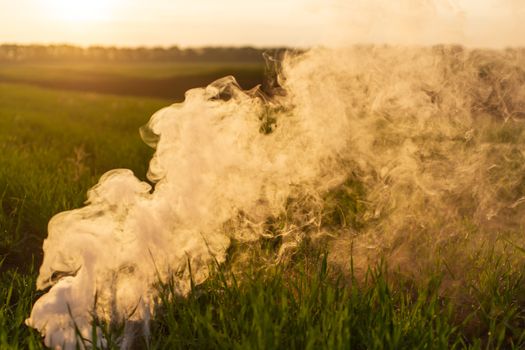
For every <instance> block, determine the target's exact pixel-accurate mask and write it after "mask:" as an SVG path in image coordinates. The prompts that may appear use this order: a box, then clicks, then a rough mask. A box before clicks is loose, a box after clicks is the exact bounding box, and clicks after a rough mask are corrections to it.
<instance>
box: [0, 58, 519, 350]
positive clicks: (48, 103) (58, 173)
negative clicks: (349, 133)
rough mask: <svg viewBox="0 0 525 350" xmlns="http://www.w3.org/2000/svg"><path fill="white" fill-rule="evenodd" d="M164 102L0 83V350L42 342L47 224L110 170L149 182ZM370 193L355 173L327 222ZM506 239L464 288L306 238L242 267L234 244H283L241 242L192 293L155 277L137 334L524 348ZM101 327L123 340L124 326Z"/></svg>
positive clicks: (515, 265)
mask: <svg viewBox="0 0 525 350" xmlns="http://www.w3.org/2000/svg"><path fill="white" fill-rule="evenodd" d="M123 69H124V68H123ZM159 69H160V68H159ZM144 74H149V73H144ZM170 102H171V101H169V100H161V99H150V98H131V97H118V96H113V95H97V94H92V93H79V92H70V91H63V90H48V89H42V88H38V87H33V86H28V85H20V84H0V152H1V153H0V154H1V156H0V261H1V263H0V349H39V348H42V347H43V344H42V342H41V339H40V336H39V335H38V334H37V333H36V332H35V331H34V330H32V329H30V328H28V327H26V326H25V325H24V324H23V322H24V320H25V318H27V317H28V315H29V312H30V310H31V306H32V304H33V303H34V301H35V300H36V298H37V297H38V296H39V295H40V294H39V293H40V292H37V291H35V279H36V274H37V269H38V266H39V262H40V260H41V250H40V249H41V248H40V246H41V243H42V240H43V238H45V235H46V227H47V222H48V221H49V219H50V217H51V216H53V215H54V214H56V213H58V212H60V211H63V210H67V209H71V208H75V207H78V206H80V205H82V202H83V201H84V200H85V194H86V190H87V189H88V188H89V187H91V186H92V185H94V184H95V183H96V182H97V180H98V178H99V176H100V175H101V174H103V173H104V172H105V171H107V170H110V169H114V168H130V169H132V170H133V171H134V172H135V173H136V174H137V175H138V176H139V177H140V178H142V179H144V178H145V172H146V168H147V165H148V159H149V158H150V156H151V153H152V150H150V149H149V148H148V147H147V146H145V145H144V144H143V142H142V141H141V140H140V137H139V134H138V128H139V127H140V126H141V125H143V124H145V123H146V122H147V120H148V119H149V116H150V115H151V114H152V113H153V112H155V111H156V110H157V109H159V108H160V107H163V106H165V105H167V104H169V103H170ZM513 133H514V131H513V130H501V131H494V135H487V138H494V139H498V140H499V139H502V140H507V139H513V138H514V137H515V136H513ZM364 191H365V190H364V188H362V185H360V184H359V183H358V182H357V181H355V180H353V179H349V180H348V181H347V182H346V183H344V184H343V185H342V186H341V187H339V188H337V189H335V190H334V191H332V192H331V193H328V194H327V195H326V197H325V198H324V201H325V204H326V205H325V207H324V212H323V215H324V217H325V221H324V223H323V225H325V226H326V227H329V228H331V229H359V227H360V226H361V225H362V223H361V218H360V211H361V210H362V206H363V205H364V204H363V202H362V201H361V200H360V199H361V198H362V197H363V196H364ZM279 220H280V219H279V218H276V219H275V222H273V223H271V224H272V225H273V226H275V227H279V225H280V222H279ZM498 244H499V245H504V246H505V247H506V248H505V249H503V250H501V249H498V250H496V249H492V250H491V249H483V250H480V251H479V252H476V253H475V254H473V255H472V257H471V258H470V259H471V260H470V264H471V266H472V269H471V270H469V271H465V276H464V277H463V278H461V281H463V283H464V285H462V286H461V287H460V288H459V289H460V290H461V291H462V292H461V294H459V295H455V294H447V293H443V290H444V289H446V288H447V286H446V283H445V282H446V274H447V271H446V269H445V268H443V266H435V269H430V270H429V271H426V272H424V273H423V274H422V276H423V278H419V279H417V280H416V279H411V278H410V277H407V276H405V275H403V274H401V273H397V272H396V271H392V269H388V268H387V266H386V265H385V264H381V263H380V264H379V265H377V266H372V267H370V269H369V270H368V271H366V272H365V275H364V276H360V277H359V278H356V277H355V275H354V272H353V269H352V266H353V265H352V264H351V263H350V264H349V265H350V268H349V269H348V270H346V271H339V270H338V271H335V270H333V269H332V268H331V267H330V265H329V264H328V263H327V261H328V260H329V256H328V257H327V256H326V255H325V254H323V252H324V250H323V248H322V247H321V248H319V247H317V246H316V245H313V244H311V243H310V242H309V241H308V240H306V241H304V242H303V243H302V246H301V247H299V249H298V251H297V252H296V254H295V255H294V256H293V257H292V258H291V259H290V260H289V261H287V262H286V263H282V264H279V265H277V266H266V267H261V265H262V264H260V261H259V260H258V258H259V257H258V255H256V254H255V255H254V256H253V257H252V258H251V260H248V261H245V262H244V263H243V264H244V265H243V268H242V269H239V268H234V267H235V266H237V265H236V261H235V256H236V253H238V252H242V251H245V250H250V249H252V250H254V251H258V250H259V251H260V250H262V251H265V250H268V251H270V252H269V254H270V253H271V252H272V251H274V250H275V248H276V247H278V245H279V242H278V241H274V240H272V239H269V241H264V240H263V241H261V242H257V243H253V244H251V245H250V246H248V247H246V246H243V245H241V244H236V245H234V246H233V247H232V248H231V252H230V253H231V254H230V256H231V258H230V259H231V260H230V261H228V262H227V263H226V264H224V265H221V266H218V265H215V266H213V268H212V270H213V272H212V275H211V277H210V278H209V279H208V280H207V281H206V282H205V283H204V284H202V285H199V286H194V288H193V291H192V293H190V295H189V296H188V297H187V298H181V297H179V296H177V295H176V294H175V293H174V287H173V284H172V283H170V281H166V282H165V283H159V285H158V288H159V292H160V296H159V305H158V308H157V316H156V318H155V319H154V320H153V321H152V323H151V335H150V337H149V338H138V339H136V342H137V344H138V346H139V348H146V346H148V347H149V348H151V349H187V348H194V349H209V348H221V349H222V348H224V349H232V348H235V349H273V348H276V349H281V348H285V349H318V348H327V349H350V348H351V349H404V348H405V349H425V348H426V349H447V348H471V349H499V348H501V349H503V348H515V349H520V348H525V287H524V286H525V268H524V264H523V260H524V259H522V258H525V254H524V253H523V252H524V251H523V247H520V246H515V245H513V244H512V243H509V242H506V241H499V242H498ZM502 252H503V253H502ZM516 256H518V257H521V260H520V259H519V258H516ZM351 259H352V256H351V255H350V254H349V255H348V260H349V262H351ZM234 271H235V272H234ZM96 325H97V326H100V327H102V328H103V329H104V330H105V332H106V334H107V337H108V340H109V343H108V347H109V348H116V347H117V344H118V340H119V339H120V336H121V335H122V332H123V327H122V326H121V325H103V324H100V323H98V324H97V323H96Z"/></svg>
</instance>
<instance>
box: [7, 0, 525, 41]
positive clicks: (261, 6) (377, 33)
mask: <svg viewBox="0 0 525 350" xmlns="http://www.w3.org/2000/svg"><path fill="white" fill-rule="evenodd" d="M524 9H525V0H477V1H476V0H264V1H253V0H220V1H219V0H191V1H182V0H89V1H85V0H16V1H11V0H0V42H11V43H13V42H17V43H73V44H80V45H91V44H102V45H121V46H128V45H147V46H153V45H162V46H169V45H180V46H202V45H255V46H276V45H290V46H310V45H341V44H349V43H366V42H374V43H384V42H386V43H401V44H430V43H437V42H454V43H463V44H467V45H471V46H497V47H501V46H508V45H512V46H517V45H525V35H524V34H523V33H525V25H524V23H525V11H524Z"/></svg>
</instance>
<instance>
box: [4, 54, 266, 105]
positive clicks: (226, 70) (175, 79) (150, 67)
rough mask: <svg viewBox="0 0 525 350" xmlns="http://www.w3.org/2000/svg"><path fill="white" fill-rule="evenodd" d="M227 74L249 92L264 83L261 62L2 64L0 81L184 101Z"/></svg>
mask: <svg viewBox="0 0 525 350" xmlns="http://www.w3.org/2000/svg"><path fill="white" fill-rule="evenodd" d="M226 75H234V76H235V77H236V79H237V81H238V82H239V84H240V85H241V86H242V87H243V88H245V89H249V88H252V87H254V86H256V85H257V84H260V83H261V82H262V81H263V76H264V66H263V65H262V64H259V63H243V62H231V63H210V62H208V63H169V62H166V63H163V62H156V63H147V62H146V63H74V62H73V63H3V64H0V82H2V81H3V82H11V83H12V82H16V83H26V84H31V85H37V86H41V87H47V88H56V89H67V90H79V91H91V92H101V93H109V94H119V95H127V96H130V95H131V96H147V97H160V98H168V99H171V100H178V101H180V100H182V99H183V96H184V92H186V90H188V89H190V88H194V87H201V86H205V85H207V84H209V83H210V82H212V81H213V80H216V79H219V78H222V77H224V76H226Z"/></svg>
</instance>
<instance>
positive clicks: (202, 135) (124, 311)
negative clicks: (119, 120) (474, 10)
mask: <svg viewBox="0 0 525 350" xmlns="http://www.w3.org/2000/svg"><path fill="white" fill-rule="evenodd" d="M524 67H525V53H524V52H523V51H519V50H507V51H481V50H466V49H463V48H461V47H445V46H438V47H433V48H396V47H373V46H362V47H354V48H351V49H338V50H335V49H334V50H323V49H318V50H311V51H309V52H307V53H305V54H302V55H299V56H290V57H287V58H286V59H285V61H284V62H283V73H282V76H281V77H280V83H281V85H282V88H283V91H284V92H283V93H282V94H279V95H277V96H274V97H272V98H271V99H268V98H266V97H265V96H263V95H261V94H260V93H258V92H257V91H248V92H246V91H242V90H241V89H240V88H239V87H238V86H237V84H236V82H235V80H234V79H233V78H231V77H226V78H223V79H221V80H219V81H216V82H215V83H213V84H211V85H210V86H208V87H206V88H201V89H193V90H190V91H188V92H187V94H186V99H185V101H184V102H183V103H180V104H175V105H173V106H170V107H167V108H165V109H163V110H161V111H159V112H157V113H156V114H155V115H154V116H153V117H152V118H151V120H150V122H149V124H148V126H147V128H145V129H144V130H143V133H142V134H143V138H144V140H145V141H146V142H147V143H148V144H150V145H152V146H154V147H155V148H156V152H155V155H154V157H153V159H152V160H151V163H150V170H149V174H148V178H149V179H150V180H151V182H153V183H154V184H155V185H154V188H152V186H150V185H149V184H148V183H146V182H142V181H140V180H139V179H137V178H136V177H135V176H134V175H133V174H132V173H131V171H129V170H123V169H119V170H113V171H110V172H109V173H107V174H105V175H104V176H103V177H102V178H101V179H100V182H99V183H98V184H97V185H96V186H95V187H94V188H92V189H91V190H90V191H89V193H88V200H87V202H86V206H85V207H84V208H81V209H77V210H72V211H69V212H65V213H61V214H58V215H57V216H55V217H54V218H53V219H52V220H51V221H50V223H49V235H48V238H47V239H46V241H45V243H44V253H45V255H44V262H43V264H42V266H41V269H40V275H39V278H38V282H37V283H38V285H37V287H38V288H39V289H46V288H49V291H48V292H47V293H46V294H45V295H44V296H42V297H41V298H40V299H39V300H38V301H37V302H36V304H35V306H34V308H33V311H32V313H31V316H30V318H29V319H28V320H27V324H28V325H30V326H32V327H35V328H37V329H38V330H40V332H42V334H43V335H44V336H45V342H46V345H48V346H62V345H64V347H65V348H73V347H74V346H75V342H76V333H75V326H76V327H78V329H79V331H80V333H81V334H82V335H83V336H84V337H86V338H88V339H89V338H90V336H91V324H90V322H91V319H92V315H93V313H94V314H96V316H97V317H98V318H99V319H103V320H105V321H108V322H112V321H114V322H119V321H122V320H131V321H145V322H147V321H148V319H149V318H150V317H151V316H152V313H153V312H154V307H155V303H156V295H155V293H156V292H155V288H154V285H155V283H156V282H157V281H158V280H159V279H160V280H165V279H167V278H170V277H171V276H177V278H176V282H177V288H178V291H179V293H180V294H181V295H185V294H187V293H188V292H189V290H190V281H189V271H188V264H191V269H192V276H193V279H194V280H195V282H196V283H201V282H202V281H204V280H205V279H206V277H207V274H208V272H209V271H208V266H209V264H210V262H211V261H212V259H216V260H217V261H219V262H222V261H224V260H225V258H226V251H227V249H228V247H229V245H230V243H231V241H232V240H237V241H253V240H257V239H259V238H260V237H263V236H265V235H267V234H268V232H267V230H266V228H265V223H266V222H267V219H268V218H271V217H277V216H279V215H280V214H281V213H283V212H285V211H290V210H292V211H295V214H296V215H297V217H298V218H299V219H297V220H298V221H301V220H303V222H297V225H296V229H295V230H294V231H293V232H294V233H293V237H289V239H284V240H283V245H282V249H283V250H284V249H285V248H290V247H293V245H294V244H296V243H297V242H299V241H300V240H301V238H302V237H305V236H311V237H314V236H315V237H318V236H327V237H328V236H329V237H332V238H331V240H332V243H331V248H330V249H331V252H330V253H331V254H332V256H333V262H334V263H340V264H343V263H344V262H343V260H344V259H345V258H347V257H348V255H349V254H350V251H349V248H348V247H349V245H348V244H347V243H348V242H351V244H352V245H353V246H354V247H355V250H354V251H353V254H355V255H356V259H357V261H362V264H363V265H366V263H367V261H368V259H370V258H372V259H373V258H374V256H378V255H380V254H382V253H385V254H387V255H389V256H390V257H391V259H392V261H393V262H395V263H397V264H398V265H399V266H401V267H406V268H408V267H411V268H413V266H414V264H415V265H416V266H417V264H418V262H421V263H423V262H424V261H426V260H428V258H427V256H424V255H422V254H421V252H422V249H423V248H425V249H427V251H429V252H433V251H437V250H439V248H440V247H443V246H444V245H446V244H448V243H450V242H455V241H457V240H458V239H459V238H458V237H464V236H465V235H468V234H469V233H471V232H472V231H473V230H475V231H476V232H477V236H476V237H477V239H479V240H485V241H486V240H490V239H492V237H494V234H495V233H496V232H503V231H505V232H517V231H519V229H520V227H521V226H522V225H523V224H524V222H523V221H524V218H525V216H524V215H523V214H524V213H523V211H524V210H525V205H524V203H525V178H524V177H523V174H524V170H525V162H524V160H525V159H524V158H525V134H524V125H523V121H524V120H525V84H524V83H525V71H524ZM357 188H359V190H357ZM334 191H336V192H337V191H339V192H341V193H346V195H347V197H345V198H351V200H352V201H353V202H352V203H353V204H354V207H355V206H358V207H359V210H358V211H353V212H352V213H351V214H352V215H353V217H352V220H347V221H346V222H345V223H344V224H341V223H340V222H333V220H332V221H330V215H329V214H327V207H329V205H330V203H329V198H333V196H332V197H330V196H331V194H333V193H335V192H334ZM305 194H308V195H309V196H310V197H311V198H315V200H312V201H310V202H309V203H305V204H304V206H302V207H301V206H297V207H296V208H292V209H290V208H289V207H287V206H289V199H290V198H299V197H301V196H304V195H305ZM344 210H345V209H344V208H343V210H342V211H343V212H344ZM305 211H306V214H305V213H304V212H305ZM292 214H293V213H292ZM343 214H345V213H343ZM344 217H345V215H343V218H344ZM346 218H349V213H346ZM340 221H341V220H340ZM301 224H302V226H301ZM283 234H284V233H283ZM469 244H470V243H469ZM292 249H293V248H292ZM414 262H415V263H414Z"/></svg>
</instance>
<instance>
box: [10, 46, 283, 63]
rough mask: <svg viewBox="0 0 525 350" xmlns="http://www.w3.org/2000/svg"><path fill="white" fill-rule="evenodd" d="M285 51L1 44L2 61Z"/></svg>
mask: <svg viewBox="0 0 525 350" xmlns="http://www.w3.org/2000/svg"><path fill="white" fill-rule="evenodd" d="M283 51H285V48H254V47H201V48H179V47H178V46H172V47H114V46H90V47H80V46H74V45H16V44H3V45H0V62H30V61H86V62H134V61H140V62H144V61H146V62H147V61H152V62H162V61H166V62H232V61H242V62H254V63H255V62H262V61H263V60H264V59H263V53H264V52H270V53H272V55H274V54H279V53H282V52H283Z"/></svg>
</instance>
